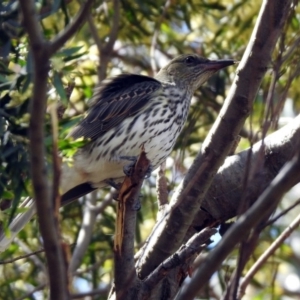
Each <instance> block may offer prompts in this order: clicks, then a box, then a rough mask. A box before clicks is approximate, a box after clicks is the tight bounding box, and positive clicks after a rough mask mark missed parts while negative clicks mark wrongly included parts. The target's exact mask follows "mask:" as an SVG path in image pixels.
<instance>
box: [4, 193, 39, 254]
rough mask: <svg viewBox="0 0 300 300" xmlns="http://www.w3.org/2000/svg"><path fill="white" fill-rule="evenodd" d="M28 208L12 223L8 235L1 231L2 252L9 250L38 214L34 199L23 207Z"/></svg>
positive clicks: (26, 202)
mask: <svg viewBox="0 0 300 300" xmlns="http://www.w3.org/2000/svg"><path fill="white" fill-rule="evenodd" d="M21 207H22V208H26V209H27V210H26V211H25V212H22V213H20V214H18V215H17V216H16V217H15V218H14V219H13V220H12V222H11V223H10V225H9V227H8V230H7V234H6V231H4V230H3V229H1V230H0V252H3V251H4V250H6V249H7V248H8V246H9V245H10V244H11V242H12V241H13V239H14V238H15V237H16V236H17V234H18V233H19V232H20V231H21V230H22V229H23V227H24V226H25V225H26V224H27V223H28V222H29V221H30V219H31V218H32V217H33V215H34V214H35V212H36V209H35V202H34V200H33V199H32V198H27V199H26V200H24V202H23V203H22V205H21Z"/></svg>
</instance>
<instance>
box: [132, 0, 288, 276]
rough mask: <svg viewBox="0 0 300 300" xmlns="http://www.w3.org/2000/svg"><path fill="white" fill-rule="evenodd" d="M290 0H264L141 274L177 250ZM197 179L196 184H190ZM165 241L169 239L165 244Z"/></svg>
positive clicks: (246, 106) (245, 108)
mask: <svg viewBox="0 0 300 300" xmlns="http://www.w3.org/2000/svg"><path fill="white" fill-rule="evenodd" d="M291 3H292V1H291V0H289V1H284V2H283V1H280V0H276V1H275V0H272V1H271V0H265V1H264V2H263V4H262V7H261V11H260V14H259V17H258V19H257V23H256V25H255V28H254V30H253V33H252V37H251V39H250V41H249V44H248V47H247V49H246V51H245V54H244V56H243V58H242V61H241V63H240V65H239V67H238V70H237V76H236V78H235V80H234V82H233V84H232V87H231V90H230V92H229V95H228V97H227V99H226V101H225V104H224V106H223V108H222V110H221V112H220V115H219V117H218V119H217V120H216V122H215V124H214V126H213V127H212V129H211V131H210V133H209V134H208V136H207V138H206V140H205V142H204V143H203V145H202V149H201V151H200V153H199V154H198V156H197V157H196V159H195V161H194V163H193V165H192V167H191V168H190V170H189V172H188V174H187V175H186V177H185V179H184V181H183V182H182V183H181V184H180V186H179V187H178V189H177V191H176V192H175V194H174V195H173V198H172V200H171V204H170V208H169V210H168V211H167V212H166V216H165V218H164V220H162V221H161V222H159V223H158V224H156V226H155V228H154V229H153V231H152V234H151V236H150V238H149V244H148V245H147V248H146V250H145V251H144V253H143V255H142V256H141V258H140V260H139V261H138V265H137V266H138V269H139V270H140V271H139V273H140V275H141V278H145V277H146V276H148V274H149V273H150V272H151V271H152V270H153V269H154V268H155V266H157V265H158V264H159V263H160V262H161V261H163V260H164V259H165V258H166V257H168V256H169V255H170V254H171V253H173V252H174V251H176V249H178V247H179V246H180V244H181V243H182V241H183V240H184V239H185V237H186V233H187V230H188V229H189V227H190V225H191V223H192V220H193V218H194V216H195V215H196V213H197V211H198V208H199V207H200V205H201V203H202V201H203V199H204V197H205V194H206V192H207V190H208V188H209V186H210V185H211V183H212V180H213V177H214V175H215V174H216V172H217V170H218V168H219V167H220V166H221V165H222V163H223V161H224V160H225V158H226V156H227V155H228V153H229V151H230V150H231V149H232V145H233V143H234V141H235V138H236V136H237V135H238V134H239V132H240V131H241V129H242V126H243V124H244V122H245V120H246V118H247V117H248V115H249V113H250V111H251V107H252V103H253V101H254V98H255V95H256V93H257V90H258V88H259V86H260V83H261V80H262V78H263V76H264V74H265V72H266V70H267V68H268V65H269V63H270V61H271V54H272V52H273V49H274V47H275V45H276V42H277V39H278V37H279V36H280V33H281V31H282V28H283V26H284V23H285V20H286V18H287V16H288V13H289V11H290V9H291ZM196 182H198V183H199V182H201V186H200V185H199V184H195V183H196ZM170 240H172V241H174V242H173V243H170Z"/></svg>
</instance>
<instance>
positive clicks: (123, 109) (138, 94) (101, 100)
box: [69, 74, 161, 140]
mask: <svg viewBox="0 0 300 300" xmlns="http://www.w3.org/2000/svg"><path fill="white" fill-rule="evenodd" d="M160 87H161V83H160V82H159V81H157V80H156V79H154V78H151V77H148V76H142V75H134V74H122V75H119V76H117V77H115V78H113V79H111V80H110V81H109V82H107V83H104V84H102V85H100V87H99V88H98V89H97V90H96V92H95V94H94V96H93V98H92V106H91V108H90V110H89V111H88V113H87V116H86V117H85V118H84V119H83V120H82V121H81V122H80V123H79V124H78V125H77V126H76V127H75V128H74V129H73V130H72V132H71V133H70V134H69V135H70V136H71V137H73V138H74V139H77V138H79V137H84V138H90V139H92V140H94V139H97V138H98V137H99V136H101V135H102V134H103V133H104V132H107V131H108V130H110V129H111V128H113V127H115V126H117V125H119V124H120V123H121V122H122V121H123V120H124V119H125V118H127V117H128V116H134V115H135V114H136V113H138V112H139V111H140V110H141V109H142V108H143V107H145V106H146V105H147V104H148V103H149V100H150V99H151V98H152V95H153V93H154V92H155V91H157V90H158V89H159V88H160Z"/></svg>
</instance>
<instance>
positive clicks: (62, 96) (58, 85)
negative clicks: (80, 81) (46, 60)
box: [53, 72, 68, 106]
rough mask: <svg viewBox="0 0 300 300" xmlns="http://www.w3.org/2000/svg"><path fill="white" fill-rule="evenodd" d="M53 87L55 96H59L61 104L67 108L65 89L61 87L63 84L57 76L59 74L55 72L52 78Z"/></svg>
mask: <svg viewBox="0 0 300 300" xmlns="http://www.w3.org/2000/svg"><path fill="white" fill-rule="evenodd" d="M53 85H54V87H55V89H56V91H57V94H58V95H59V97H60V99H61V102H62V103H63V104H64V105H65V106H67V105H68V99H67V95H66V91H65V88H64V86H63V83H62V81H61V78H60V76H59V74H58V73H57V72H55V73H54V76H53Z"/></svg>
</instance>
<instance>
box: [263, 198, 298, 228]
mask: <svg viewBox="0 0 300 300" xmlns="http://www.w3.org/2000/svg"><path fill="white" fill-rule="evenodd" d="M299 204H300V199H298V200H296V201H295V203H294V204H292V205H291V206H289V207H288V208H286V209H285V210H283V211H282V212H281V213H279V214H278V215H277V216H275V217H274V218H272V219H271V220H269V221H268V222H266V223H265V224H264V228H266V227H267V226H270V225H272V224H273V223H275V222H276V221H277V220H278V219H280V218H281V217H282V216H284V215H286V214H287V213H288V212H289V211H290V210H292V209H294V208H295V207H296V206H298V205H299Z"/></svg>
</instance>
